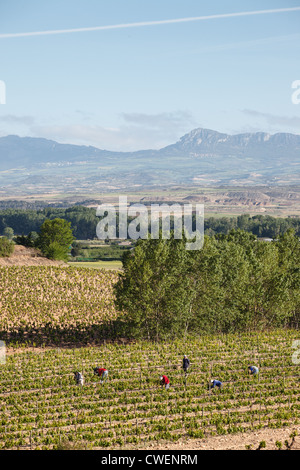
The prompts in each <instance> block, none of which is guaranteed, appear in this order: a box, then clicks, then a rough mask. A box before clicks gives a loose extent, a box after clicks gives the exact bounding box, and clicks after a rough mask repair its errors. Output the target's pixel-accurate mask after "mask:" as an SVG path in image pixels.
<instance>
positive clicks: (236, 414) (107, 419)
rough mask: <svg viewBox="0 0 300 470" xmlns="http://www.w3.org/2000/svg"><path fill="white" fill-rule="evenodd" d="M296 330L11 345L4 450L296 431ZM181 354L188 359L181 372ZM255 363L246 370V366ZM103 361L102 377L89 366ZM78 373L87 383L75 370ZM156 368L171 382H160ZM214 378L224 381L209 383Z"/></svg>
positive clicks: (3, 380)
mask: <svg viewBox="0 0 300 470" xmlns="http://www.w3.org/2000/svg"><path fill="white" fill-rule="evenodd" d="M298 339H299V335H298V332H297V331H296V330H273V331H270V332H249V333H243V334H235V335H229V334H227V335H219V336H213V335H209V336H202V335H201V336H193V337H187V338H186V339H185V340H179V339H178V340H174V341H173V342H169V343H166V342H163V343H153V342H151V343H150V342H145V341H144V342H141V341H137V342H133V343H127V344H125V343H124V342H123V343H122V342H119V343H112V342H106V343H103V344H102V345H98V346H83V347H77V348H75V347H73V348H55V347H54V348H46V347H45V348H43V347H41V348H25V349H23V348H18V347H16V348H15V349H13V348H11V347H10V348H8V351H7V354H6V361H5V363H4V364H1V365H0V448H2V449H53V448H54V449H55V448H58V447H59V445H60V444H61V443H64V442H68V443H70V445H76V444H77V445H79V444H80V445H81V446H83V448H85V449H99V448H105V449H118V448H120V449H121V448H125V447H126V446H129V445H131V446H134V448H141V447H142V446H143V445H147V444H148V445H149V443H152V442H162V441H172V442H176V441H177V440H178V439H182V438H183V437H187V438H204V437H207V436H216V435H226V434H233V433H244V432H246V431H249V430H250V431H255V430H259V429H264V428H273V429H276V428H284V427H286V426H294V429H295V430H297V429H299V411H300V389H299V365H297V362H298V361H295V360H294V359H295V349H294V346H293V344H295V343H294V342H295V341H296V340H298ZM183 354H187V355H188V357H189V359H190V361H191V366H190V369H189V372H188V375H187V377H186V376H185V375H184V373H183V371H182V358H183ZM249 365H257V366H259V368H260V373H259V375H258V376H249V375H248V371H247V369H248V366H249ZM96 366H99V367H105V368H107V369H108V371H109V376H108V380H107V382H106V383H104V384H103V385H101V384H100V379H99V377H97V376H95V375H94V374H93V368H94V367H96ZM76 370H79V371H81V372H82V373H83V376H84V379H85V383H84V385H83V387H80V386H77V385H76V384H75V382H74V375H73V373H74V372H75V371H76ZM161 374H166V375H167V376H168V377H169V379H170V383H171V386H170V388H169V389H168V390H165V389H162V388H161V386H160V384H159V377H160V375H161ZM211 379H219V380H221V381H222V383H223V387H222V388H221V389H220V390H219V389H212V390H209V389H208V387H207V385H208V383H209V381H210V380H211Z"/></svg>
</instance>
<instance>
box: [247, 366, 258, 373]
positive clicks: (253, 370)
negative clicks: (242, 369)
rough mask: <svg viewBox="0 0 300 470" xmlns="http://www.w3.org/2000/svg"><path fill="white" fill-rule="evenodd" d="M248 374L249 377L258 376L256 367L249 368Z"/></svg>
mask: <svg viewBox="0 0 300 470" xmlns="http://www.w3.org/2000/svg"><path fill="white" fill-rule="evenodd" d="M248 372H249V374H250V375H257V374H258V367H256V366H249V367H248Z"/></svg>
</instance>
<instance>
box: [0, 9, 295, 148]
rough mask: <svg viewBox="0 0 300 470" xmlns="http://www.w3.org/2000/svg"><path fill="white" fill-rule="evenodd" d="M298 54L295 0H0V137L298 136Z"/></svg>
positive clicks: (131, 144)
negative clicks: (199, 131)
mask: <svg viewBox="0 0 300 470" xmlns="http://www.w3.org/2000/svg"><path fill="white" fill-rule="evenodd" d="M278 10H281V11H278ZM262 12H263V13H262ZM299 59H300V0H259V1H258V0H244V1H243V2H241V1H240V0H238V1H237V0H226V1H224V0H210V1H209V2H207V1H206V0H205V1H203V0H143V1H141V0H126V1H124V0H109V1H108V0H106V1H104V0H84V1H82V0H64V1H63V2H62V1H61V0H60V1H58V0H52V1H51V2H49V1H45V0H26V1H24V0H0V137H1V136H6V135H10V134H14V135H19V136H21V137H23V136H31V137H42V138H47V139H52V140H55V141H57V142H62V143H72V144H79V145H92V146H95V147H98V148H101V149H106V150H115V151H134V150H142V149H150V148H152V149H158V148H162V147H164V146H166V145H169V144H172V143H175V142H176V141H178V140H179V139H180V138H181V137H182V136H183V135H184V134H186V133H188V132H190V131H191V130H193V129H196V128H206V129H212V130H215V131H218V132H224V133H228V134H238V133H245V132H268V133H271V134H274V133H276V132H290V133H294V134H300V103H299V104H297V102H295V100H293V99H292V97H293V96H294V95H293V93H295V89H293V88H292V85H293V84H295V83H297V82H299V84H298V85H297V86H298V87H299V88H300V60H299ZM298 96H299V97H300V93H299V95H298ZM293 101H294V102H293Z"/></svg>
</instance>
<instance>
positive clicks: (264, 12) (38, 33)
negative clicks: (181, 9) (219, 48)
mask: <svg viewBox="0 0 300 470" xmlns="http://www.w3.org/2000/svg"><path fill="white" fill-rule="evenodd" d="M294 11H300V6H299V7H292V8H277V9H271V10H255V11H243V12H237V13H221V14H217V15H207V16H194V17H188V18H176V19H167V20H157V21H141V22H138V23H123V24H115V25H106V26H92V27H86V28H72V29H56V30H48V31H32V32H27V33H26V32H24V33H2V34H0V39H5V38H17V37H27V36H46V35H51V34H66V33H80V32H89V31H104V30H111V29H124V28H137V27H143V26H158V25H166V24H175V23H187V22H191V21H206V20H214V19H222V18H236V17H243V16H254V15H267V14H273V13H288V12H294Z"/></svg>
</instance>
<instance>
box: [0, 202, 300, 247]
mask: <svg viewBox="0 0 300 470" xmlns="http://www.w3.org/2000/svg"><path fill="white" fill-rule="evenodd" d="M117 215H118V214H117ZM55 218H60V219H64V220H66V221H67V222H70V224H71V228H72V231H73V235H74V237H75V238H76V239H77V240H87V239H93V238H95V237H96V226H97V224H98V222H99V217H97V216H96V210H95V209H94V208H91V207H84V206H72V207H69V208H67V209H66V208H45V209H42V210H20V209H6V210H0V234H3V232H4V230H5V229H7V228H10V229H11V230H12V231H13V232H14V234H16V235H26V236H27V235H28V234H29V233H30V232H39V230H40V227H41V226H42V224H43V222H44V221H45V220H46V219H51V220H52V219H55ZM117 222H118V220H117ZM171 223H172V221H171ZM117 225H118V223H117ZM171 228H172V225H171ZM289 228H293V229H294V230H295V233H296V234H297V235H298V236H300V218H299V217H298V218H292V217H288V218H280V217H271V216H268V215H255V216H252V217H251V216H250V215H249V214H243V215H240V216H238V217H221V218H217V217H209V218H206V219H205V220H204V230H205V234H207V235H209V236H213V235H216V234H219V233H225V234H228V233H229V232H230V230H232V229H235V230H237V229H240V230H244V231H246V232H249V233H253V234H254V235H256V236H257V237H268V238H276V237H278V236H279V235H280V234H283V233H285V232H286V231H287V230H288V229H289ZM117 231H118V227H117ZM150 232H151V227H150V226H149V233H150Z"/></svg>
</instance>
